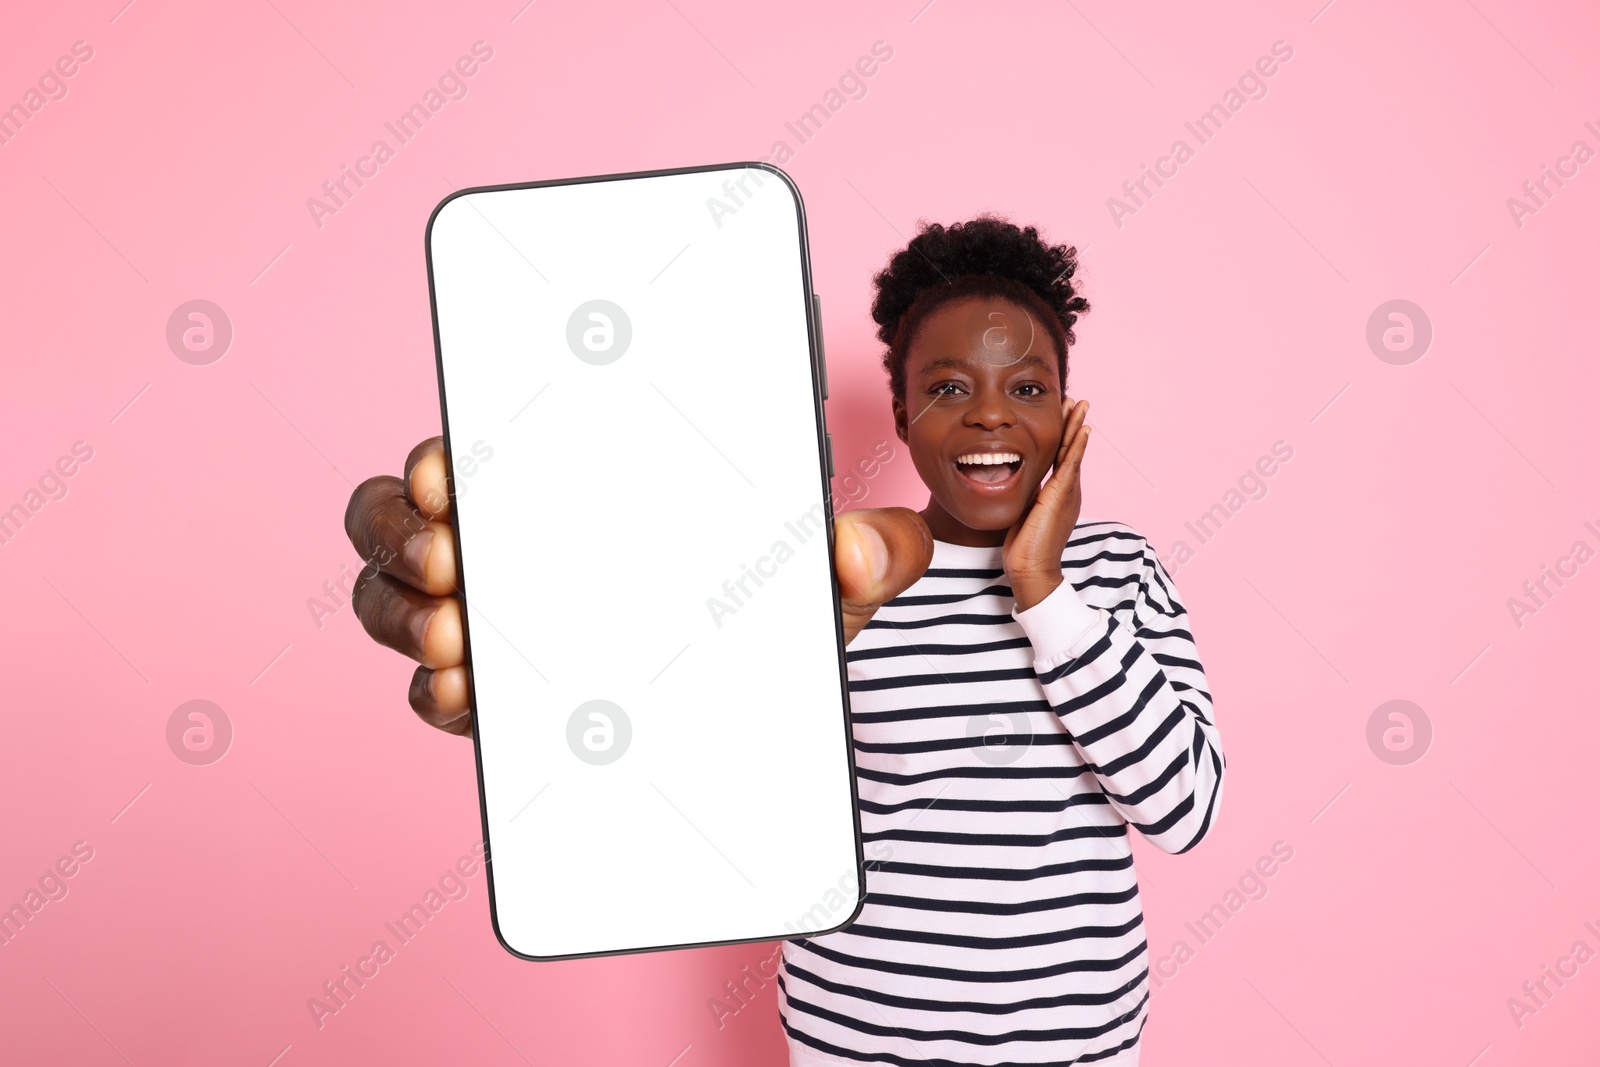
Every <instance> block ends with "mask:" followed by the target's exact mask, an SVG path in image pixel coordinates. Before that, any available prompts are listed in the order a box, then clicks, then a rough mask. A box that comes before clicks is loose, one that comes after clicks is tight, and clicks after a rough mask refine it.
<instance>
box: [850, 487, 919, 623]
mask: <svg viewBox="0 0 1600 1067" xmlns="http://www.w3.org/2000/svg"><path fill="white" fill-rule="evenodd" d="M833 533H834V567H835V570H836V571H837V572H838V575H839V594H840V601H841V606H842V608H843V615H844V643H845V644H847V645H848V644H849V643H850V642H851V641H853V640H855V636H856V634H858V633H860V632H861V631H862V629H863V628H864V627H865V626H866V625H867V622H868V621H869V620H871V618H872V616H873V615H874V614H876V613H877V610H878V608H879V607H880V606H881V605H882V604H884V603H885V602H886V601H890V600H893V599H894V598H895V597H897V596H899V595H900V594H901V593H902V592H904V591H905V590H906V589H907V588H908V587H910V586H911V585H912V583H914V582H915V581H916V580H917V579H918V578H921V577H922V575H923V574H924V573H925V572H926V571H927V569H928V564H929V563H930V562H932V560H933V534H932V533H931V532H930V531H929V530H928V524H927V522H926V521H924V519H923V518H922V516H921V515H919V514H917V513H916V512H915V511H912V510H911V509H910V508H861V509H859V510H857V511H850V512H846V513H845V514H843V515H840V516H839V517H838V518H836V519H835V520H834V524H833Z"/></svg>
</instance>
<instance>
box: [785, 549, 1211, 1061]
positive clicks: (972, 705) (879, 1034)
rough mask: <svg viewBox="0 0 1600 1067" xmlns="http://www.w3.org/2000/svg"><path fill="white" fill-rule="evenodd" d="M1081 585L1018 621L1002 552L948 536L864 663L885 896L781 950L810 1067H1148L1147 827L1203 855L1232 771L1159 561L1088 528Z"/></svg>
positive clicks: (867, 816) (874, 876) (1075, 582)
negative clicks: (1077, 1066) (1143, 863)
mask: <svg viewBox="0 0 1600 1067" xmlns="http://www.w3.org/2000/svg"><path fill="white" fill-rule="evenodd" d="M1061 567H1062V571H1063V576H1064V578H1065V581H1063V582H1062V584H1061V585H1060V586H1059V587H1058V588H1057V589H1056V590H1054V591H1053V592H1052V593H1051V594H1050V595H1049V596H1048V597H1047V598H1045V599H1044V600H1043V601H1041V602H1040V603H1038V604H1035V605H1034V606H1033V607H1031V608H1029V609H1028V610H1026V611H1022V612H1018V611H1017V610H1016V602H1015V600H1014V599H1013V597H1012V591H1011V588H1010V586H1009V584H1008V582H1007V579H1006V576H1005V571H1004V568H1003V567H1002V564H1001V550H1000V548H999V547H998V546H997V547H993V548H987V547H985V548H974V547H969V546H965V545H954V544H949V543H947V542H944V541H935V542H934V551H933V560H932V563H931V564H930V566H929V568H928V571H927V573H926V574H925V575H924V576H923V577H922V578H920V579H918V581H917V582H916V583H915V584H914V585H912V586H911V587H910V588H909V589H907V590H906V591H905V593H903V594H902V595H900V596H898V597H896V598H895V599H893V600H891V601H889V602H888V603H886V604H884V605H883V606H882V607H881V608H880V609H879V610H878V613H877V615H876V616H874V618H873V619H872V621H871V622H869V623H868V624H867V626H866V628H865V629H864V630H862V631H861V633H860V634H859V635H857V637H856V639H855V640H854V641H853V642H851V644H850V646H849V648H848V649H847V650H846V659H847V663H848V678H849V690H850V704H851V717H852V723H853V733H854V738H855V758H856V775H857V782H858V788H859V791H860V805H861V829H862V837H863V841H864V847H865V853H866V867H867V876H866V887H867V899H866V903H865V905H864V906H863V908H862V910H861V914H860V915H859V916H858V917H857V918H856V920H855V921H854V922H853V923H852V924H851V925H849V926H847V927H845V928H844V929H843V930H840V931H839V932H837V933H831V934H823V935H820V936H817V937H811V938H804V937H802V938H798V939H794V940H789V941H785V942H784V943H783V967H782V970H781V971H780V974H779V979H778V987H779V992H778V1005H779V1016H780V1018H781V1020H782V1023H783V1027H784V1030H785V1031H786V1032H787V1034H788V1041H789V1045H790V1050H791V1054H792V1056H793V1057H794V1058H793V1061H792V1062H793V1063H795V1064H808V1063H835V1062H839V1061H845V1062H852V1063H861V1062H869V1063H889V1064H898V1065H902V1067H927V1065H931V1067H963V1065H985V1067H994V1065H1001V1064H1070V1063H1093V1064H1096V1065H1097V1067H1124V1065H1132V1064H1136V1063H1137V1059H1138V1040H1139V1034H1140V1032H1141V1031H1142V1030H1143V1028H1144V1023H1145V1020H1146V1017H1147V1012H1148V1001H1149V987H1148V984H1147V980H1148V968H1147V956H1146V946H1145V933H1144V922H1143V916H1142V912H1141V909H1140V904H1139V887H1138V881H1137V879H1136V878H1135V875H1134V868H1133V856H1132V852H1131V849H1130V847H1129V840H1128V836H1129V835H1128V827H1129V826H1130V825H1132V826H1133V827H1134V828H1135V829H1137V830H1138V831H1139V832H1140V833H1142V834H1144V836H1145V838H1146V839H1147V840H1149V841H1150V842H1152V843H1153V844H1154V845H1155V846H1156V847H1157V848H1160V849H1161V850H1162V851H1164V852H1170V853H1179V852H1184V851H1187V850H1188V849H1190V848H1193V847H1194V846H1195V845H1196V844H1197V843H1198V842H1199V841H1200V840H1201V838H1203V837H1204V836H1205V834H1206V831H1207V830H1208V829H1209V828H1210V827H1211V825H1212V823H1213V822H1214V821H1215V819H1216V816H1217V811H1218V803H1219V800H1220V798H1221V795H1222V778H1223V767H1224V765H1225V764H1224V759H1223V755H1222V748H1221V741H1220V738H1219V736H1218V734H1217V728H1216V726H1215V725H1214V723H1213V722H1212V712H1211V696H1210V693H1209V692H1208V689H1207V686H1206V679H1205V674H1204V673H1203V669H1202V667H1201V665H1200V659H1199V656H1198V654H1197V652H1196V649H1195V644H1194V638H1193V636H1192V635H1191V634H1190V632H1189V622H1188V617H1187V615H1186V613H1185V611H1184V608H1183V605H1182V604H1181V603H1180V602H1179V600H1178V594H1177V591H1176V589H1174V588H1173V584H1172V579H1171V578H1170V577H1169V576H1168V575H1167V573H1166V570H1165V569H1164V568H1163V567H1162V566H1161V563H1160V561H1159V560H1158V559H1157V558H1156V555H1155V553H1154V551H1153V550H1152V549H1151V547H1150V545H1149V544H1148V543H1147V542H1146V541H1145V539H1144V538H1143V537H1141V536H1140V535H1139V534H1137V533H1135V532H1134V531H1133V530H1132V529H1130V528H1129V527H1128V526H1126V525H1124V524H1122V523H1120V522H1080V523H1079V524H1078V526H1077V527H1076V528H1075V529H1074V530H1073V533H1072V537H1071V539H1070V541H1069V542H1068V544H1067V547H1066V550H1065V551H1064V552H1063V553H1062V558H1061ZM848 907H849V905H847V906H846V908H845V910H844V911H843V912H842V913H840V914H836V915H834V916H833V917H832V919H831V921H830V922H829V923H827V924H826V926H831V925H834V924H836V923H837V922H839V921H840V920H841V919H843V918H844V917H845V916H846V915H848ZM826 926H823V925H819V926H816V927H814V928H817V929H823V928H826Z"/></svg>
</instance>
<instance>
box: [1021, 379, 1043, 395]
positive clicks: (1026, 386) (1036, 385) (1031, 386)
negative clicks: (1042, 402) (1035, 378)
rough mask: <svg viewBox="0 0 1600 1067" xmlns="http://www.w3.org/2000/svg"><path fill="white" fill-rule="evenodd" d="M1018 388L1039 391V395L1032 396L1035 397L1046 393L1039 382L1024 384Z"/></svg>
mask: <svg viewBox="0 0 1600 1067" xmlns="http://www.w3.org/2000/svg"><path fill="white" fill-rule="evenodd" d="M1018 388H1021V389H1037V390H1039V391H1038V392H1037V393H1034V394H1032V395H1033V396H1043V395H1044V393H1045V388H1044V386H1042V385H1040V384H1039V383H1038V382H1024V383H1023V384H1022V385H1021V386H1019V387H1018Z"/></svg>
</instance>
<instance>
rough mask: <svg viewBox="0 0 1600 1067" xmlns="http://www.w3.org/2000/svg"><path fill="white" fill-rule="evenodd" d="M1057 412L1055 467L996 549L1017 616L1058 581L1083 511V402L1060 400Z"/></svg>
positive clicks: (1085, 436)
mask: <svg viewBox="0 0 1600 1067" xmlns="http://www.w3.org/2000/svg"><path fill="white" fill-rule="evenodd" d="M1061 413H1062V417H1063V425H1062V431H1061V445H1060V447H1059V448H1058V449H1057V451H1056V461H1055V467H1054V468H1053V469H1052V470H1051V471H1050V475H1049V477H1047V478H1046V479H1045V480H1044V482H1043V484H1041V485H1040V486H1039V492H1038V494H1037V495H1035V497H1034V499H1033V503H1032V504H1030V505H1029V506H1028V507H1027V508H1026V509H1025V510H1024V511H1023V513H1022V516H1021V518H1019V519H1018V520H1017V522H1016V523H1015V525H1013V526H1012V527H1011V529H1010V530H1008V531H1006V539H1005V543H1004V546H1003V548H1002V549H1001V552H1002V557H1003V559H1004V565H1005V570H1006V577H1007V578H1008V579H1009V580H1010V582H1011V592H1012V596H1013V597H1014V598H1015V599H1016V602H1017V609H1018V610H1019V611H1026V610H1028V609H1029V608H1031V607H1033V606H1034V605H1035V604H1037V603H1039V602H1040V601H1041V600H1043V599H1044V598H1045V597H1047V596H1049V595H1050V594H1051V593H1052V592H1053V591H1054V590H1055V588H1056V587H1057V586H1059V585H1060V584H1061V582H1062V581H1063V579H1062V576H1061V555H1062V553H1063V552H1064V551H1065V550H1066V547H1067V541H1068V540H1069V539H1070V538H1071V537H1072V530H1073V528H1074V527H1075V526H1077V525H1078V515H1079V513H1080V512H1081V511H1082V510H1083V486H1082V483H1081V481H1080V478H1079V474H1080V469H1081V467H1082V464H1083V452H1084V449H1085V447H1087V445H1088V442H1089V426H1088V418H1089V402H1088V401H1087V400H1083V401H1074V400H1073V399H1072V398H1071V397H1065V398H1063V400H1062V401H1061Z"/></svg>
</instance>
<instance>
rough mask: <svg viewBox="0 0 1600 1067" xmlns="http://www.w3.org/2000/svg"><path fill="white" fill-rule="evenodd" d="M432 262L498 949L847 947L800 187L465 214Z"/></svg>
mask: <svg viewBox="0 0 1600 1067" xmlns="http://www.w3.org/2000/svg"><path fill="white" fill-rule="evenodd" d="M425 243H426V251H427V262H428V285H429V295H430V299H431V302H432V310H433V329H434V345H435V350H436V354H437V358H438V372H439V403H440V414H441V418H442V420H443V426H444V445H445V454H446V457H447V461H448V464H449V471H450V479H451V485H452V496H453V500H452V512H451V522H452V525H453V527H454V530H455V536H456V546H457V556H456V563H457V567H458V575H457V578H458V582H459V590H460V593H461V599H462V603H463V619H462V622H463V628H464V637H465V640H466V650H467V667H468V675H469V679H470V682H469V693H470V696H471V701H472V707H473V712H474V733H473V745H474V750H475V752H476V759H477V770H478V798H479V804H480V809H481V812H482V818H483V832H484V840H485V843H486V846H487V849H486V851H487V856H488V859H489V862H488V871H489V879H488V884H489V891H490V912H491V915H492V917H493V922H494V928H495V932H496V935H497V936H498V938H499V939H500V942H501V944H502V945H504V946H505V947H506V948H507V949H508V950H509V951H511V952H512V953H514V954H516V955H517V956H521V957H524V958H526V959H532V960H557V959H573V958H579V957H587V956H602V955H612V954H618V953H629V952H646V951H653V950H660V949H673V948H688V947H693V946H703V945H726V944H737V943H741V942H752V941H769V940H773V939H779V938H785V937H796V936H801V935H802V933H803V934H804V935H805V936H814V935H816V934H819V933H825V932H829V931H830V930H836V929H840V928H842V927H843V926H845V925H847V924H848V923H849V922H850V921H852V920H853V919H854V918H855V917H856V915H857V914H859V912H860V908H861V903H862V900H863V893H864V886H865V879H864V876H863V872H862V850H861V829H860V821H859V816H858V813H857V808H856V784H855V765H854V759H853V753H852V748H851V736H850V705H849V692H848V689H847V682H846V674H845V657H844V629H843V619H842V617H841V611H840V602H839V583H838V577H837V574H836V572H835V570H834V562H833V550H834V549H833V546H834V531H833V505H832V499H831V495H830V492H829V484H830V481H829V479H830V478H831V476H832V469H831V468H832V456H831V442H830V440H829V438H828V436H827V433H826V428H825V425H824V420H823V407H822V401H823V400H824V399H825V398H826V383H825V377H824V376H825V367H824V364H823V351H822V342H821V335H820V323H819V321H818V314H819V302H818V300H817V298H816V295H815V294H814V292H813V290H812V284H811V268H810V262H809V257H808V253H807V245H806V221H805V211H804V206H803V204H802V202H801V198H800V192H799V189H798V188H797V187H796V186H795V183H794V182H793V181H792V180H791V179H790V177H789V176H788V175H787V174H785V173H784V172H783V171H782V170H780V169H778V168H777V167H773V166H770V165H768V164H765V163H727V164H720V165H716V166H703V167H683V168H678V169H673V170H657V171H646V172H639V173H629V174H606V175H599V176H592V177H581V178H570V179H562V180H558V181H537V182H528V183H523V184H517V185H497V186H486V187H482V188H471V189H462V190H460V191H458V192H456V193H454V194H452V195H451V196H449V197H447V198H446V199H445V200H444V201H443V202H441V203H440V204H439V206H438V207H437V208H435V209H434V212H433V215H432V217H431V218H430V219H429V220H428V226H427V236H426V241H425ZM819 922H820V923H822V924H823V925H821V926H819V925H818V924H819Z"/></svg>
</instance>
